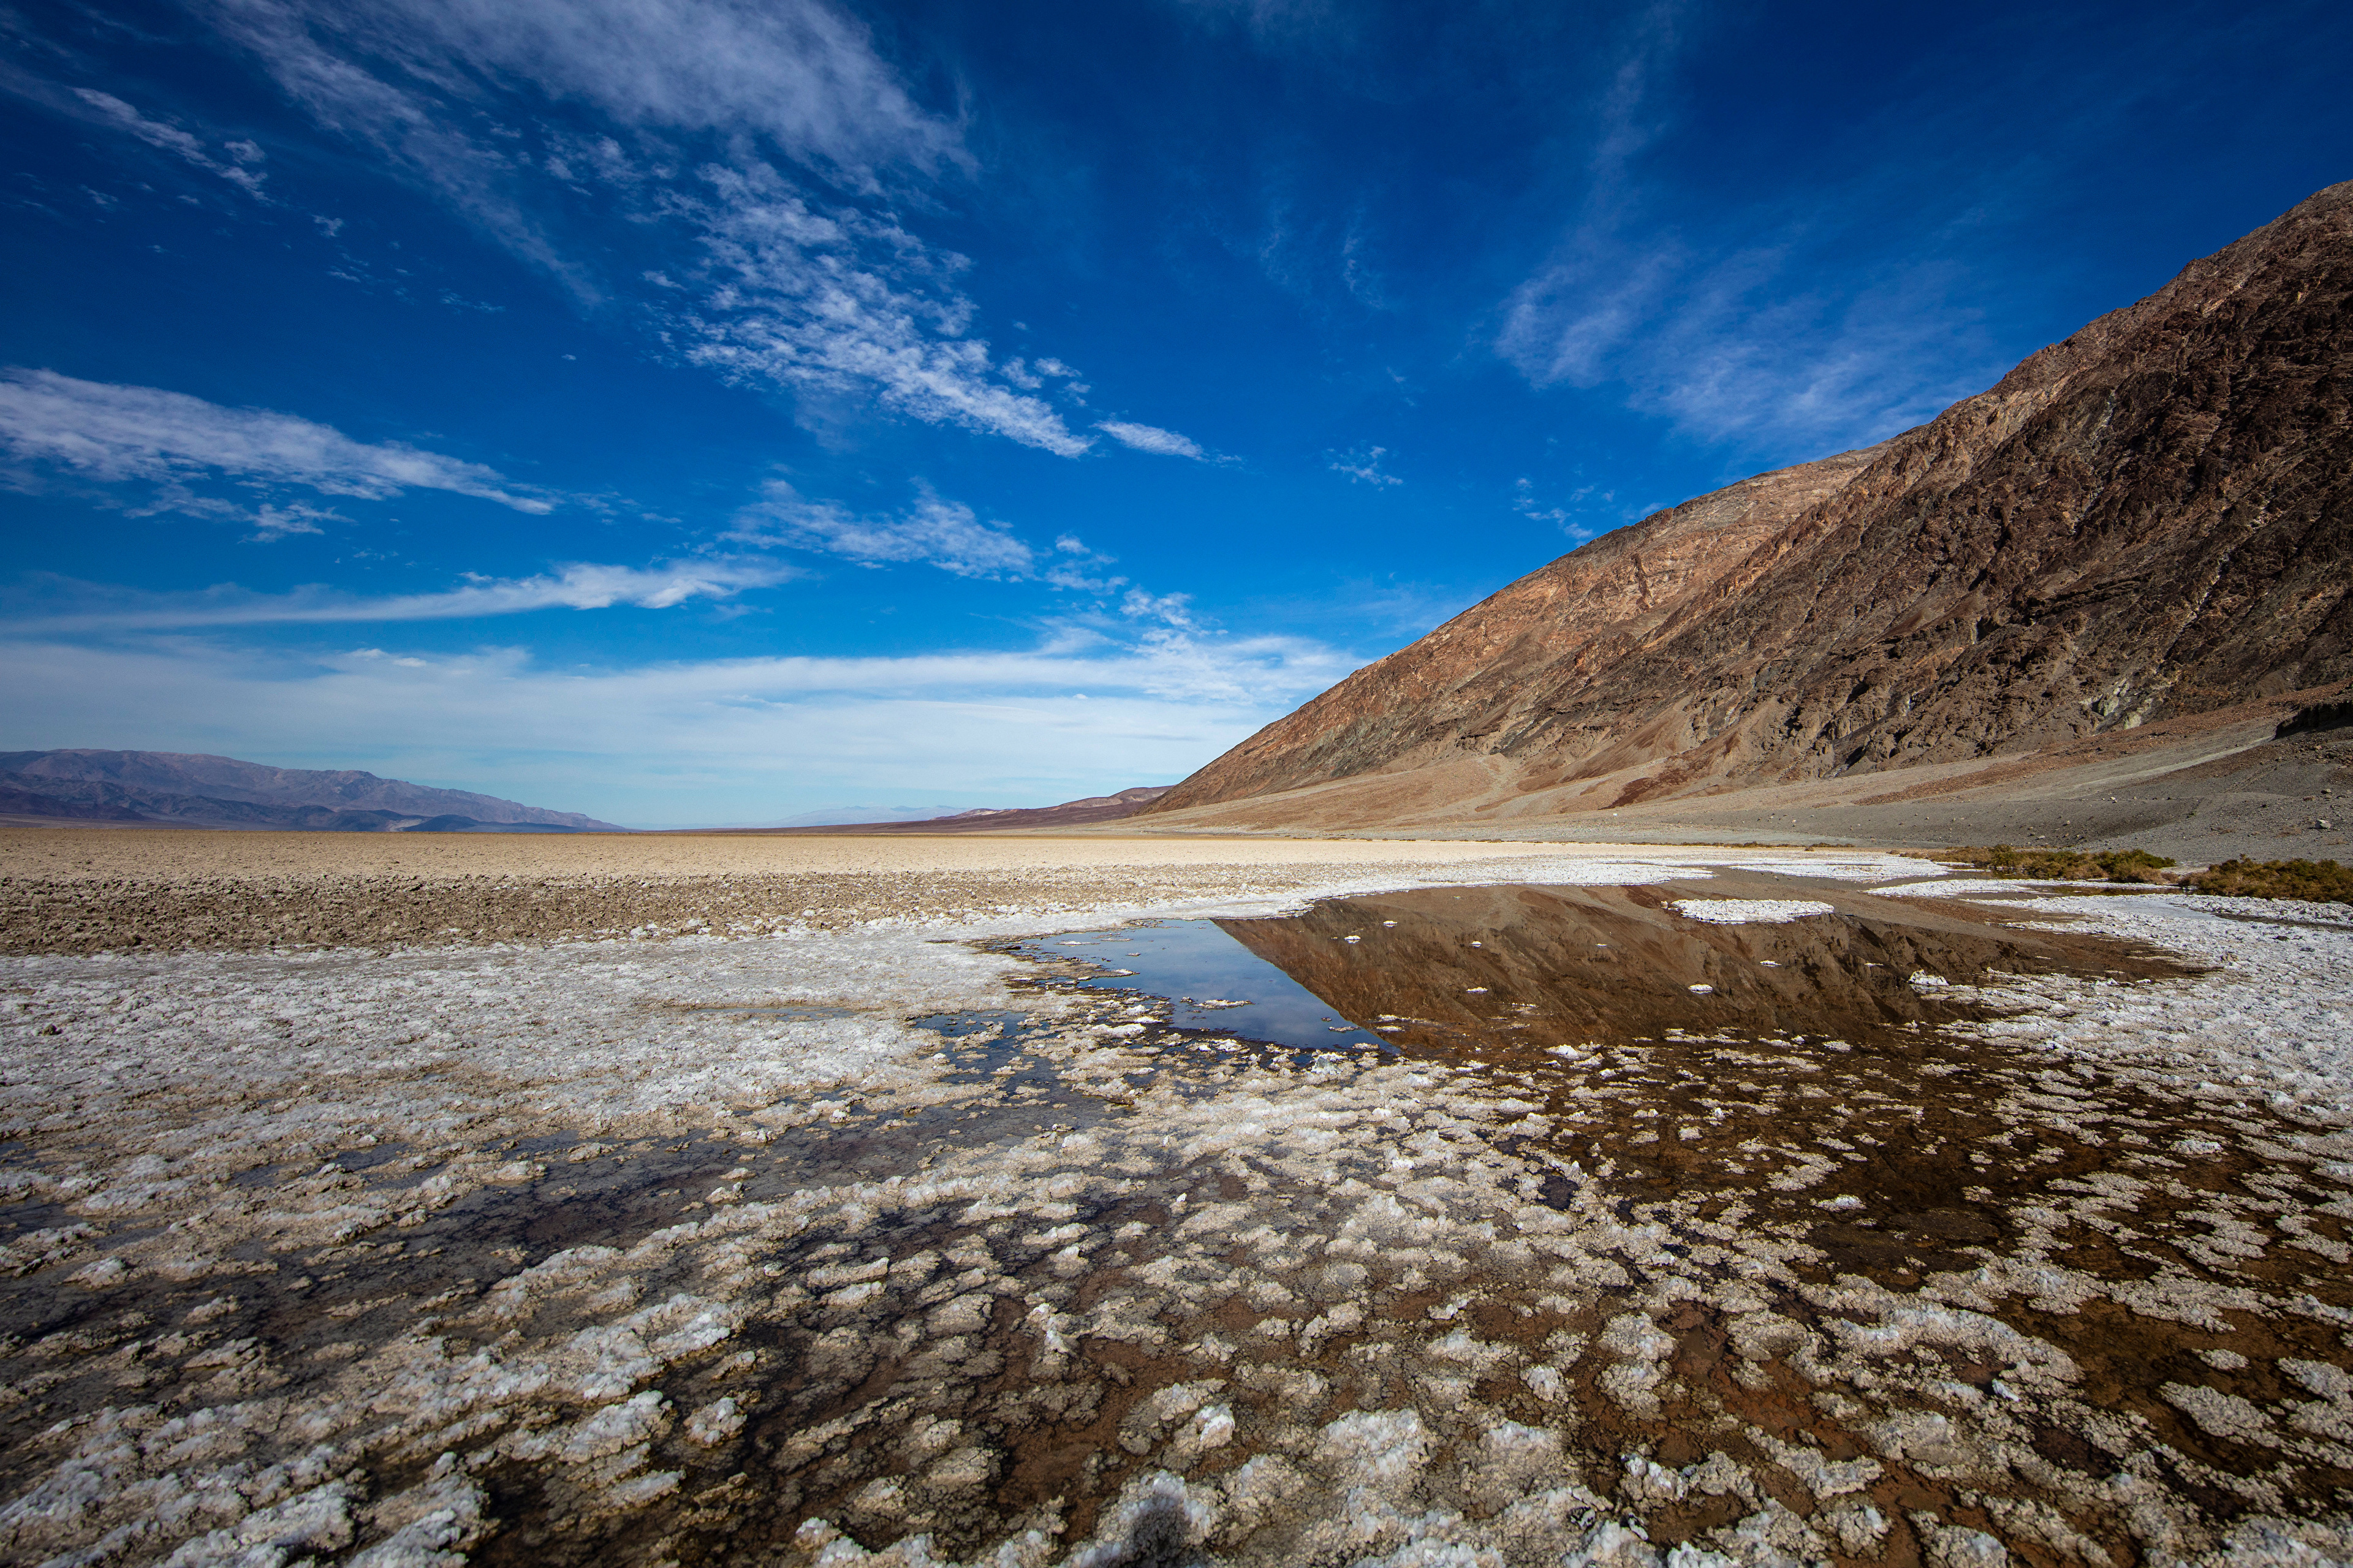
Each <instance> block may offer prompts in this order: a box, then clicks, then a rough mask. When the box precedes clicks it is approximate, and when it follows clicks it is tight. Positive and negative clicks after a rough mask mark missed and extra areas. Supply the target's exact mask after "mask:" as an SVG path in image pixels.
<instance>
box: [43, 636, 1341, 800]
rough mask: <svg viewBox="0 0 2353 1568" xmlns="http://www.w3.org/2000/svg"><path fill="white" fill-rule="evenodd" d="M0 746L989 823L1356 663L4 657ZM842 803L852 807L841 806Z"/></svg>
mask: <svg viewBox="0 0 2353 1568" xmlns="http://www.w3.org/2000/svg"><path fill="white" fill-rule="evenodd" d="M0 658H5V659H6V660H7V662H8V668H10V670H11V671H12V672H13V673H14V674H15V675H16V679H13V680H11V681H9V682H6V683H0V728H5V730H6V731H7V732H8V733H10V734H15V735H22V736H35V737H39V741H38V743H40V744H43V745H125V744H130V745H139V746H148V747H157V748H163V749H181V750H192V751H193V750H206V751H216V752H219V751H226V752H230V753H232V754H242V755H259V756H266V757H296V756H300V757H316V758H322V759H328V758H332V759H335V760H336V761H337V763H338V765H362V766H372V767H375V769H376V770H377V771H378V772H382V773H391V774H394V775H396V776H405V777H417V776H423V777H427V778H430V779H438V780H460V779H462V780H463V781H465V782H466V783H468V784H470V786H471V787H476V788H482V789H489V790H491V791H493V792H494V793H498V794H501V795H510V796H514V797H518V798H523V799H530V800H537V801H544V802H547V803H549V804H554V805H563V806H565V807H567V808H570V809H575V810H586V811H591V812H593V813H595V814H596V815H597V816H603V817H606V818H607V819H608V820H615V821H622V822H631V823H639V824H648V825H653V824H659V823H664V822H668V823H679V822H691V821H703V822H710V821H746V820H758V819H767V820H773V819H774V818H775V817H776V816H779V815H785V814H786V813H785V812H784V811H783V810H781V809H780V808H782V807H787V806H789V807H795V808H798V809H806V808H807V807H809V806H812V805H823V804H826V803H827V802H828V801H835V800H839V799H843V798H861V799H864V798H874V797H876V796H878V795H887V794H889V793H890V792H892V791H897V790H913V791H916V792H918V793H917V794H916V795H911V796H908V797H907V798H911V799H913V798H920V799H923V800H926V801H928V800H934V799H937V798H938V794H937V792H938V789H939V782H938V781H939V779H940V777H941V772H940V770H941V768H942V767H943V765H944V764H948V763H952V764H953V767H954V770H955V777H956V780H957V784H958V789H959V793H961V794H965V795H967V796H968V797H969V798H972V799H973V800H974V801H975V803H976V804H979V803H981V802H991V803H1004V802H1010V801H1018V800H1035V801H1039V802H1041V803H1042V802H1045V801H1052V800H1064V799H1069V798H1071V797H1072V796H1075V795H1091V794H1099V793H1102V792H1103V790H1106V789H1111V788H1117V787H1120V786H1121V785H1124V784H1134V783H1139V782H1142V783H1158V782H1164V781H1173V780H1175V779H1176V778H1178V777H1181V776H1182V775H1183V774H1185V773H1189V772H1190V771H1192V770H1193V769H1194V768H1196V767H1198V766H1199V765H1200V764H1201V763H1204V762H1207V761H1208V759H1209V758H1211V757H1213V756H1215V755H1216V754H1217V753H1218V752H1220V751H1223V750H1224V749H1226V748H1227V747H1228V746H1230V745H1232V744H1234V743H1235V742H1239V741H1240V740H1241V739H1242V738H1243V737H1245V736H1247V735H1249V734H1250V732H1251V731H1254V730H1256V729H1258V728H1259V727H1260V726H1261V725H1263V724H1264V723H1266V722H1267V721H1270V720H1271V719H1273V718H1275V717H1277V716H1279V715H1280V714H1282V713H1284V712H1287V711H1289V710H1291V709H1292V708H1293V707H1294V706H1296V705H1297V703H1298V702H1299V701H1300V700H1303V698H1305V697H1307V696H1310V695H1312V694H1313V693H1314V692H1316V691H1319V690H1322V689H1324V688H1326V687H1328V686H1330V685H1331V684H1332V683H1333V682H1334V681H1335V680H1337V679H1339V678H1340V677H1341V676H1343V675H1345V674H1346V673H1347V671H1348V669H1349V668H1352V666H1353V665H1354V664H1355V663H1356V660H1354V659H1352V658H1348V657H1346V656H1345V655H1344V654H1342V653H1340V652H1339V651H1338V650H1336V649H1334V648H1332V647H1329V646H1327V645H1324V644H1320V643H1316V642H1313V641H1310V640H1307V639H1303V638H1296V637H1214V636H1209V635H1204V634H1198V633H1193V632H1187V631H1184V630H1181V629H1179V628H1176V627H1174V626H1169V625H1167V624H1166V623H1165V622H1158V623H1155V624H1154V625H1153V626H1150V627H1149V628H1142V627H1140V626H1137V625H1126V626H1101V627H1097V626H1061V627H1056V628H1052V629H1051V630H1050V633H1049V635H1048V636H1047V637H1044V638H1043V639H1041V640H1040V641H1039V643H1038V644H1037V645H1035V646H1033V647H1026V648H1017V649H1008V650H972V651H960V652H945V653H939V654H933V655H927V656H921V657H915V658H751V659H723V660H709V661H702V662H681V663H666V664H656V665H649V666H645V667H640V668H626V669H583V668H578V667H576V666H570V665H567V666H565V667H562V668H550V667H546V666H543V665H540V664H538V663H536V662H535V661H534V660H533V658H531V657H530V655H529V654H528V653H526V652H524V651H522V650H520V649H491V650H485V651H478V652H474V653H469V654H465V655H459V656H450V655H447V654H440V653H433V652H424V651H415V650H404V649H401V648H398V647H394V646H392V645H390V644H389V643H387V642H385V641H384V640H383V639H380V638H379V639H376V646H368V647H359V648H353V649H351V650H349V651H344V652H338V653H332V654H328V655H324V656H322V657H294V656H289V655H287V654H284V653H282V652H270V651H266V650H255V649H242V648H233V647H225V646H221V645H218V644H215V643H212V642H208V641H204V640H200V639H180V640H175V641H173V642H170V643H168V644H163V643H158V644H153V645H131V644H124V643H121V642H110V643H108V644H105V645H102V646H93V645H88V644H80V643H71V642H64V641H59V640H57V639H55V638H47V639H37V638H31V637H26V636H25V635H24V633H23V632H22V631H21V629H20V630H18V631H17V632H16V633H14V634H12V640H10V641H9V642H7V643H5V644H0ZM845 792H848V793H847V795H845Z"/></svg>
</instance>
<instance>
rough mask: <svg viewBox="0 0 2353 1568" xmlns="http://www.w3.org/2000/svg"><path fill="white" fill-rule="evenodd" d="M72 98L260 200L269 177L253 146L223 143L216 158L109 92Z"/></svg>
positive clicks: (82, 91)
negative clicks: (263, 183)
mask: <svg viewBox="0 0 2353 1568" xmlns="http://www.w3.org/2000/svg"><path fill="white" fill-rule="evenodd" d="M74 96H75V97H76V98H79V100H81V101H82V102H83V103H85V104H87V105H88V106H89V107H90V109H91V110H94V111H95V112H96V113H97V115H98V117H99V118H100V120H101V121H105V122H106V123H107V124H110V125H112V126H115V127H116V128H117V129H119V130H122V131H127V132H130V133H131V134H132V135H133V136H136V137H137V138H139V140H140V141H142V142H146V143H147V144H148V145H149V146H150V147H160V148H162V149H163V150H164V152H166V153H173V154H174V155H176V156H178V157H181V158H185V159H186V160H187V161H188V162H189V163H193V164H195V166H196V167H197V168H199V169H202V170H204V171H205V172H206V174H217V175H219V176H220V177H221V178H222V179H224V180H227V182H228V183H229V184H233V185H235V186H237V188H238V189H239V190H242V191H243V192H245V194H246V195H249V196H255V197H259V196H260V195H261V184H262V182H263V181H264V180H266V179H268V178H269V176H268V175H267V174H263V173H261V171H260V168H259V164H260V163H262V161H263V153H262V151H261V149H260V148H259V146H257V145H255V144H254V143H253V142H246V141H238V142H224V143H222V146H221V154H220V156H218V157H215V156H214V155H213V153H211V152H210V151H208V150H207V149H206V146H205V144H204V142H202V141H201V140H200V139H199V138H197V137H195V136H194V135H192V134H190V133H189V132H185V131H183V130H181V129H180V128H179V127H178V126H176V125H172V124H168V123H166V122H165V121H160V120H150V119H148V118H147V117H146V116H145V115H143V114H142V113H140V112H139V110H136V109H134V108H132V106H131V105H130V104H128V103H125V102H123V101H122V100H121V99H119V98H117V97H115V96H114V95H113V94H112V93H111V92H100V91H99V90H98V89H95V88H88V87H84V88H77V89H74Z"/></svg>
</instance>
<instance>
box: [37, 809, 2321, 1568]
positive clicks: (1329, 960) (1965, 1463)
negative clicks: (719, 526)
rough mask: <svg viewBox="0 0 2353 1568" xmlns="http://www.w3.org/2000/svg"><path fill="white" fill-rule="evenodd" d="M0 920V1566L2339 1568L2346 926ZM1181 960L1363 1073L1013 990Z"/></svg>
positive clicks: (758, 907) (1404, 901) (1448, 848)
mask: <svg viewBox="0 0 2353 1568" xmlns="http://www.w3.org/2000/svg"><path fill="white" fill-rule="evenodd" d="M0 876H5V884H0V896H4V897H5V911H6V913H5V925H0V947H5V956H0V1053H5V1054H0V1203H5V1211H0V1218H5V1225H6V1234H5V1237H0V1240H5V1246H0V1274H5V1276H6V1277H7V1278H8V1279H9V1281H10V1282H9V1284H8V1285H7V1287H6V1294H5V1313H6V1321H5V1324H0V1329H4V1330H5V1332H6V1333H7V1334H8V1335H9V1339H8V1340H7V1341H6V1365H5V1387H0V1496H5V1502H0V1555H5V1557H6V1558H7V1559H8V1560H10V1561H21V1562H26V1563H56V1564H60V1565H62V1564H66V1563H74V1564H100V1563H126V1564H128V1563H167V1564H178V1565H189V1568H192V1565H194V1564H198V1563H240V1564H252V1565H257V1568H290V1565H292V1564H299V1563H313V1564H319V1565H324V1564H328V1563H338V1564H359V1565H362V1568H394V1565H399V1568H426V1565H428V1564H429V1565H434V1568H448V1565H451V1564H455V1563H460V1562H475V1563H592V1562H593V1563H649V1564H650V1563H758V1564H764V1565H765V1564H783V1563H823V1564H827V1565H828V1568H847V1565H849V1564H852V1563H877V1562H879V1563H889V1564H892V1565H893V1568H923V1565H926V1564H941V1563H972V1564H978V1563H990V1564H995V1565H997V1568H1016V1565H1028V1568H1049V1565H1054V1564H1062V1565H1067V1568H1110V1565H1111V1564H1115V1563H1133V1564H1143V1563H1186V1562H1193V1561H1203V1562H1208V1561H1225V1562H1235V1563H1332V1564H1335V1565H1339V1564H1360V1563H1377V1564H1388V1565H1392V1568H1408V1565H1409V1564H1410V1565H1428V1564H1450V1565H1451V1564H1464V1565H1472V1564H1480V1565H1485V1564H1496V1565H1500V1564H1503V1563H1544V1564H1547V1565H1568V1568H1579V1565H1591V1564H1622V1565H1625V1568H1728V1565H1731V1564H1744V1565H1749V1564H1757V1565H1762V1564H1776V1565H1779V1564H1796V1563H1841V1564H1844V1563H1879V1562H1892V1563H1927V1564H1933V1565H1936V1568H1963V1565H1968V1568H1978V1565H1980V1564H1982V1565H1986V1568H1991V1565H1993V1564H1997V1563H2006V1562H2023V1563H2038V1564H2039V1563H2100V1564H2114V1563H2201V1564H2214V1565H2217V1568H2219V1565H2221V1564H2224V1563H2298V1564H2313V1563H2331V1562H2342V1561H2346V1560H2348V1552H2353V1544H2349V1543H2348V1536H2347V1535H2346V1533H2345V1532H2344V1531H2343V1528H2342V1526H2343V1522H2344V1519H2345V1516H2346V1513H2347V1510H2348V1504H2353V1494H2348V1488H2353V1133H2348V1128H2353V1079H2348V1071H2347V1062H2348V1052H2353V920H2348V917H2347V912H2346V911H2344V910H2330V909H2326V908H2308V907H2302V906H2296V907H2278V906H2255V905H2251V904H2247V903H2245V902H2243V901H2241V900H2208V899H2199V898H2192V897H2187V896H2183V895H2179V894H2177V893H2146V894H2135V895H2123V896H2102V895H2098V894H2095V893H2089V892H2086V891H2085V890H2084V889H2080V888H2031V887H2021V886H2018V885H2012V884H2003V883H1999V882H1984V881H1968V880H1962V879H1954V878H1948V877H1944V876H1941V875H1939V874H1938V871H1937V868H1935V867H1934V866H1933V865H1930V864H1927V863H1925V862H1923V861H1920V860H1917V859H1907V858H1899V857H1894V856H1888V855H1882V854H1875V853H1866V852H1851V851H1822V852H1818V853H1811V854H1808V853H1802V852H1795V851H1788V850H1774V851H1758V850H1754V849H1737V848H1710V847H1680V848H1662V847H1628V846H1541V847H1539V846H1532V845H1527V844H1472V843H1443V844H1433V843H1376V842H1367V841H1364V840H1348V841H1345V842H1317V841H1302V840H1291V839H1254V840H1247V841H1242V842H1239V843H1234V842H1213V841H1206V840H1203V839H1181V840H1174V841H1170V840H1160V841H1148V840H1130V839H1105V838H1103V837H1084V838H1048V839H1041V838H1035V837H1023V838H1008V839H986V838H971V837H965V838H957V839H953V840H948V839H930V840H925V839H914V840H910V839H892V840H842V839H818V840H811V839H791V840H760V839H752V840H746V839H742V838H727V839H711V840H699V839H681V838H668V837H666V838H662V839H659V840H653V839H633V838H602V837H597V838H528V839H476V838H469V839H450V840H429V841H427V840H419V839H413V838H381V839H379V838H375V837H327V836H307V835H282V836H281V835H229V834H217V835H216V834H195V833H185V832H181V833H168V832H158V833H148V832H138V831H128V830H101V831H84V832H76V831H72V830H40V831H37V832H31V833H26V834H22V835H10V836H8V837H6V838H5V840H0ZM1972 900H1974V901H1972ZM1301 910H1304V911H1305V912H1304V913H1303V914H1300V913H1299V911H1301ZM1206 915H1216V916H1219V917H1223V918H1224V919H1225V920H1226V921H1227V922H1228V929H1229V931H1232V932H1233V933H1235V935H1236V938H1237V940H1238V941H1241V942H1245V943H1246V944H1248V945H1250V947H1251V950H1252V951H1253V952H1259V953H1261V955H1262V956H1265V957H1267V958H1268V959H1269V960H1270V962H1276V963H1280V964H1282V966H1283V967H1285V968H1286V969H1288V970H1289V971H1290V972H1292V973H1297V974H1300V975H1303V976H1311V977H1314V984H1315V989H1316V990H1317V992H1318V994H1323V995H1325V996H1327V997H1335V998H1336V997H1341V996H1345V997H1347V998H1348V999H1349V1000H1348V1004H1347V1010H1348V1011H1349V1012H1350V1013H1351V1014H1352V1015H1353V1014H1356V1013H1364V1014H1366V1015H1369V1017H1367V1018H1366V1019H1364V1020H1360V1021H1364V1022H1367V1023H1373V1020H1375V1019H1377V1020H1378V1022H1377V1023H1374V1024H1373V1026H1375V1027H1377V1028H1380V1029H1382V1030H1384V1031H1386V1033H1385V1035H1384V1038H1386V1039H1388V1041H1390V1042H1391V1043H1392V1046H1391V1048H1388V1049H1385V1050H1373V1049H1357V1048H1351V1049H1349V1050H1346V1051H1339V1052H1320V1053H1317V1052H1302V1051H1297V1050H1276V1049H1266V1048H1261V1047H1256V1046H1253V1045H1252V1044H1251V1043H1250V1038H1249V1036H1248V1031H1247V1030H1246V1029H1245V1028H1242V1027H1240V1026H1239V1024H1238V1025H1237V1026H1236V1027H1235V1028H1234V1029H1233V1030H1232V1031H1231V1032H1229V1033H1219V1032H1217V1031H1204V1030H1202V1029H1198V1028H1180V1027H1177V1026H1176V1025H1175V1023H1174V1022H1173V1021H1172V1009H1171V1007H1170V1005H1168V1004H1167V1003H1166V1002H1165V1001H1162V1000H1158V999H1155V998H1154V997H1152V996H1148V995H1140V994H1134V993H1133V992H1124V991H1121V990H1118V989H1115V988H1113V989H1106V988H1103V987H1102V986H1100V985H1089V984H1083V982H1085V981H1086V980H1088V979H1089V978H1090V977H1091V976H1092V977H1093V978H1096V979H1101V978H1103V977H1104V976H1105V975H1106V974H1109V975H1114V976H1115V975H1116V974H1117V973H1119V971H1118V970H1117V968H1116V965H1117V964H1118V963H1119V962H1120V961H1121V956H1122V954H1123V953H1124V944H1123V943H1121V942H1119V941H1118V940H1117V937H1118V932H1119V931H1120V929H1121V927H1122V922H1124V921H1132V920H1135V919H1188V918H1198V917H1201V916H1206ZM1294 917H1296V918H1294ZM1016 939H1023V940H1025V941H1026V943H1027V951H1029V952H1032V953H1034V954H1040V955H1045V954H1050V953H1061V954H1064V956H1060V957H1055V956H1032V957H1023V956H1019V955H1018V954H1017V953H1016V952H1014V951H1012V948H1013V945H1014V943H1015V941H1016ZM2104 944H2105V945H2104ZM1106 964H1108V965H1112V966H1113V967H1111V968H1109V969H1106V968H1105V967H1104V966H1105V965H1106ZM1579 976H1589V977H1593V978H1577V977H1579ZM1564 977H1569V978H1568V979H1566V980H1565V978H1564ZM1571 981H1573V982H1574V983H1570V982H1571ZM1335 1005H1337V1004H1336V1003H1335ZM1579 1009H1583V1010H1582V1011H1580V1010H1579ZM1240 1012H1243V1013H1246V1009H1245V1010H1240ZM1228 1016H1240V1014H1239V1013H1238V1014H1237V1015H1228Z"/></svg>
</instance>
